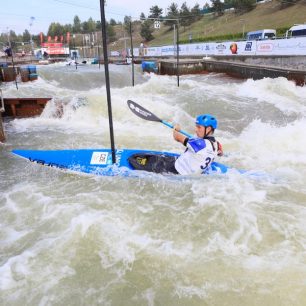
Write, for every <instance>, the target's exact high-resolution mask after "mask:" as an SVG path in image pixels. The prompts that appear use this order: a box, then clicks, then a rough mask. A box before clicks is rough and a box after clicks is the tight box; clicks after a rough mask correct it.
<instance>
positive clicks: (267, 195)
mask: <svg viewBox="0 0 306 306" xmlns="http://www.w3.org/2000/svg"><path fill="white" fill-rule="evenodd" d="M130 72H131V68H130V67H128V66H115V65H114V66H112V65H111V66H110V73H111V85H112V90H111V94H112V105H113V120H114V131H115V142H116V146H117V147H118V148H140V149H155V150H166V151H174V152H181V151H182V150H183V148H182V147H181V146H180V145H179V144H177V143H174V141H173V140H172V136H171V130H170V129H169V128H167V127H165V126H163V125H162V124H158V123H153V122H147V121H144V120H142V119H140V118H138V117H136V116H135V115H133V114H132V113H131V112H130V111H129V110H128V107H127V105H126V101H127V100H128V99H132V100H134V101H136V102H138V103H139V104H141V105H143V106H144V107H146V108H148V109H149V110H151V111H152V112H153V113H155V114H156V115H158V116H159V117H161V118H163V119H166V120H168V121H171V122H179V123H181V125H182V128H184V129H185V130H187V131H189V132H190V133H192V132H193V120H194V119H193V118H194V117H195V115H197V114H198V113H204V112H209V113H213V114H215V115H216V116H217V118H218V119H219V126H220V129H218V131H217V132H216V136H217V137H218V139H219V140H220V141H221V142H222V144H223V148H224V151H225V153H226V154H225V157H223V158H222V159H220V161H221V162H222V163H224V164H227V165H230V166H233V167H235V168H239V169H245V170H249V171H253V172H256V173H262V175H260V176H254V175H249V174H246V175H241V174H238V173H237V172H236V171H231V172H230V173H229V174H228V175H221V176H220V175H215V176H206V177H201V178H195V179H184V180H173V179H172V180H169V179H167V178H164V177H162V176H160V175H152V176H151V177H146V178H139V179H136V178H120V177H112V178H108V177H96V176H84V175H78V174H70V173H66V172H61V171H59V170H55V169H50V168H44V167H42V166H39V165H36V164H32V163H29V162H27V161H25V160H23V159H19V158H17V157H15V156H13V155H12V154H11V153H10V151H11V150H12V149H17V148H19V149H21V148H23V149H75V148H106V147H110V143H109V130H108V118H107V105H106V94H105V87H104V81H103V80H104V76H103V70H102V69H101V70H99V69H98V67H97V66H86V67H79V68H78V70H75V67H61V66H59V65H51V66H46V67H39V68H38V73H39V80H38V81H35V82H33V83H21V84H19V90H18V91H17V90H16V88H15V85H14V84H9V85H5V87H4V88H3V92H4V96H5V97H10V96H11V97H15V96H19V97H28V96H33V97H40V96H43V97H53V100H52V101H51V102H50V103H49V104H48V105H47V107H46V108H45V111H44V113H43V114H42V115H41V116H40V117H38V118H31V119H15V120H12V121H7V122H5V130H6V136H7V141H6V143H5V144H1V146H0V150H1V153H0V188H1V194H0V304H1V305H41V306H43V305H133V306H134V305H269V306H270V305H272V306H273V305H275V306H279V305H284V306H287V305H301V306H302V305H305V304H306V223H305V219H306V188H305V180H306V168H305V165H306V157H305V153H306V147H305V143H306V134H305V133H304V129H305V127H306V111H305V110H306V99H305V97H306V88H303V87H296V86H295V85H294V84H293V83H291V82H288V81H287V80H285V79H282V78H279V79H274V80H272V79H263V80H260V81H252V80H247V81H237V80H233V79H230V78H227V77H225V76H223V75H217V74H209V75H200V76H182V77H181V82H180V88H177V86H176V77H167V76H155V75H142V74H141V72H140V68H139V67H137V68H136V77H135V83H136V86H135V87H134V88H133V87H131V85H130V84H131V75H130ZM58 105H63V114H62V116H61V117H58V116H57V115H58V113H57V106H58Z"/></svg>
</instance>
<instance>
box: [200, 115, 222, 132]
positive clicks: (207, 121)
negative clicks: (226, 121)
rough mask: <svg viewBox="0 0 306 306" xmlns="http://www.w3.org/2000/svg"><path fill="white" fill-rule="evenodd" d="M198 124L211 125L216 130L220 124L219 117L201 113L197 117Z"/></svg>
mask: <svg viewBox="0 0 306 306" xmlns="http://www.w3.org/2000/svg"><path fill="white" fill-rule="evenodd" d="M195 123H196V124H198V125H202V126H205V127H207V126H211V127H212V128H213V129H214V130H215V129H216V128H217V126H218V121H217V119H216V118H215V117H214V116H212V115H209V114H202V115H199V116H198V117H197V118H196V122H195Z"/></svg>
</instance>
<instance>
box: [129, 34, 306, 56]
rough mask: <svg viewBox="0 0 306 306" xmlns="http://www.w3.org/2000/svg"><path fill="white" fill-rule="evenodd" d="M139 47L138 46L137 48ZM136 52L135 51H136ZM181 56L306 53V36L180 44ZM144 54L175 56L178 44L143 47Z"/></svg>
mask: <svg viewBox="0 0 306 306" xmlns="http://www.w3.org/2000/svg"><path fill="white" fill-rule="evenodd" d="M137 49H138V48H137ZM134 52H135V51H134ZM179 53H180V55H181V56H188V55H191V56H192V55H194V56H203V57H204V56H207V55H235V54H237V55H306V37H299V38H290V39H266V40H250V41H227V42H219V43H195V44H185V45H180V46H179ZM142 54H143V55H144V56H150V57H152V56H156V57H158V56H175V55H176V45H168V46H161V47H152V48H143V49H142Z"/></svg>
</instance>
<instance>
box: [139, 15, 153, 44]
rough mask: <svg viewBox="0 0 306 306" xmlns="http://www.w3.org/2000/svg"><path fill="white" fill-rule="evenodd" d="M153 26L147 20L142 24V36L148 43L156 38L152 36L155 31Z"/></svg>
mask: <svg viewBox="0 0 306 306" xmlns="http://www.w3.org/2000/svg"><path fill="white" fill-rule="evenodd" d="M151 26H152V21H150V20H145V21H144V22H143V23H142V24H141V28H140V36H141V37H142V38H144V39H145V40H146V41H150V40H152V39H153V38H154V36H153V35H152V33H153V30H152V27H151Z"/></svg>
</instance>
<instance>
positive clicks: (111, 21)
mask: <svg viewBox="0 0 306 306" xmlns="http://www.w3.org/2000/svg"><path fill="white" fill-rule="evenodd" d="M109 24H110V25H111V26H114V25H117V22H116V20H115V19H113V18H111V20H110V21H109Z"/></svg>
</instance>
